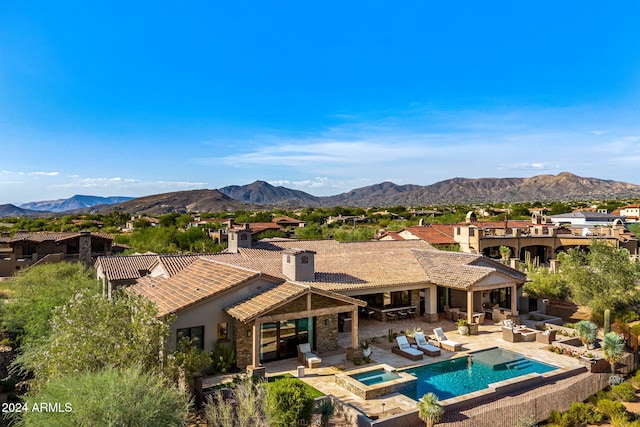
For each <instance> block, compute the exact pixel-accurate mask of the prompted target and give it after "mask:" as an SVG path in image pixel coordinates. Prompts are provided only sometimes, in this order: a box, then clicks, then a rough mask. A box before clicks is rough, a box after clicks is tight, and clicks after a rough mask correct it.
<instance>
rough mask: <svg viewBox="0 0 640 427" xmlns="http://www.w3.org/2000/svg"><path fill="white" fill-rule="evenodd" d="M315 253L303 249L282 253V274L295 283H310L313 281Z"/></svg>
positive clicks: (292, 249)
mask: <svg viewBox="0 0 640 427" xmlns="http://www.w3.org/2000/svg"><path fill="white" fill-rule="evenodd" d="M315 254H316V253H315V252H313V251H306V250H304V249H294V248H291V249H287V250H285V251H282V274H284V276H285V277H286V278H287V279H289V280H293V281H296V282H311V281H313V280H314V279H315V274H316V271H315V261H314V257H315Z"/></svg>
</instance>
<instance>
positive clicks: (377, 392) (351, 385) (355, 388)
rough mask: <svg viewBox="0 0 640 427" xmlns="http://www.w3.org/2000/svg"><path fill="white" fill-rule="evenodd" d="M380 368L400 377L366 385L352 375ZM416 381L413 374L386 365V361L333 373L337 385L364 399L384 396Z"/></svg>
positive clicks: (397, 391) (399, 390) (401, 389)
mask: <svg viewBox="0 0 640 427" xmlns="http://www.w3.org/2000/svg"><path fill="white" fill-rule="evenodd" d="M380 369H384V370H385V371H387V372H393V373H396V374H398V376H399V377H400V378H397V379H395V380H389V381H384V382H381V383H378V384H371V385H366V384H364V383H362V382H360V381H358V380H357V379H355V378H353V377H352V375H356V374H360V373H363V372H368V371H378V370H380ZM416 381H417V378H416V377H414V376H413V375H410V374H407V373H406V372H402V371H399V370H397V369H396V368H394V367H393V366H391V365H387V364H386V363H379V364H376V365H372V366H367V367H364V368H359V369H355V370H352V371H349V372H344V373H340V374H336V375H335V382H336V383H337V384H338V385H340V386H341V387H343V388H345V389H346V390H348V391H349V392H351V393H353V394H355V395H356V396H358V397H360V398H361V399H364V400H371V399H376V398H378V397H382V396H386V395H388V394H391V393H399V392H402V391H403V390H404V389H405V388H408V387H411V385H412V384H413V383H415V382H416Z"/></svg>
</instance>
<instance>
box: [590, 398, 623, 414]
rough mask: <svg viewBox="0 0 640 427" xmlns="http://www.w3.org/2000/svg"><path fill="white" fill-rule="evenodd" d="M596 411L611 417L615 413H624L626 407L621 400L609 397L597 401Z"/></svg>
mask: <svg viewBox="0 0 640 427" xmlns="http://www.w3.org/2000/svg"><path fill="white" fill-rule="evenodd" d="M597 408H598V412H600V413H602V414H604V415H605V416H606V417H607V418H611V417H612V416H613V415H615V414H625V413H626V412H627V410H626V408H625V407H624V405H623V404H622V402H618V401H617V400H611V399H602V400H599V401H598V403H597Z"/></svg>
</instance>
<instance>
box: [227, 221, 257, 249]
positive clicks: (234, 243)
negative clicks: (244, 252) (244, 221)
mask: <svg viewBox="0 0 640 427" xmlns="http://www.w3.org/2000/svg"><path fill="white" fill-rule="evenodd" d="M227 235H228V237H229V238H228V241H229V247H228V248H227V252H231V253H234V254H237V253H238V252H239V249H240V248H250V247H251V229H249V228H248V227H245V228H241V229H238V228H230V229H229V230H227Z"/></svg>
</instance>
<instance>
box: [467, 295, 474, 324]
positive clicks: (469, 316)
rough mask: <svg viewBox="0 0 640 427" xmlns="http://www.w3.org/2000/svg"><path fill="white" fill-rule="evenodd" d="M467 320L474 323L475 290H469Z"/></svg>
mask: <svg viewBox="0 0 640 427" xmlns="http://www.w3.org/2000/svg"><path fill="white" fill-rule="evenodd" d="M467 322H469V323H473V291H467Z"/></svg>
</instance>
